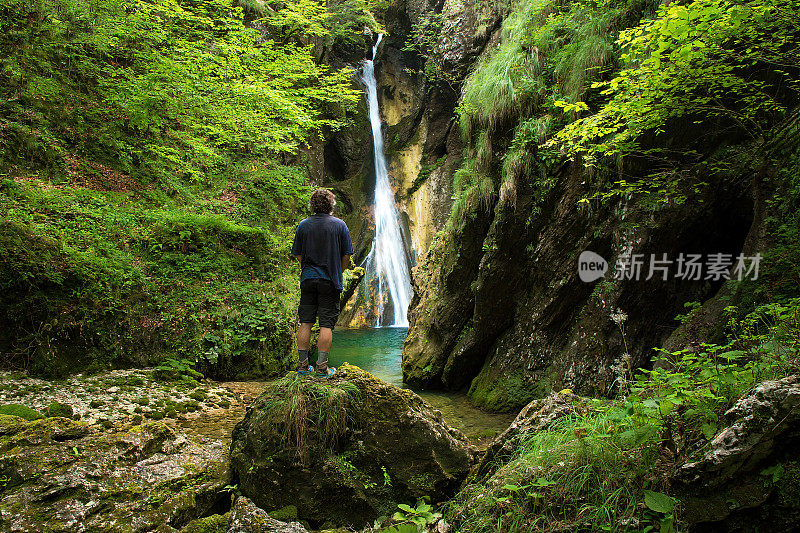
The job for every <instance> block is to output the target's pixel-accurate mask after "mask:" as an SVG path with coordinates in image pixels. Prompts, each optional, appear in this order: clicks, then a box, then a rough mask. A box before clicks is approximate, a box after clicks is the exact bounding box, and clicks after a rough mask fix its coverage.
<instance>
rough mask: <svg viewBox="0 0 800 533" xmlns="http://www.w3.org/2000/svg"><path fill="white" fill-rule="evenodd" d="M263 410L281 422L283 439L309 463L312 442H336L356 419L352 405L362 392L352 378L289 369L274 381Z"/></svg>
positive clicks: (271, 419) (330, 444) (274, 421)
mask: <svg viewBox="0 0 800 533" xmlns="http://www.w3.org/2000/svg"><path fill="white" fill-rule="evenodd" d="M265 394H266V395H267V396H268V398H269V399H268V400H267V409H265V410H264V412H265V413H266V416H267V417H268V422H269V423H270V424H273V425H275V426H282V428H283V439H284V442H285V443H286V444H287V445H288V446H289V447H291V448H292V449H293V450H294V451H295V452H296V453H297V456H298V457H299V458H300V460H301V461H302V462H303V463H308V460H309V457H310V453H311V448H312V443H316V445H318V446H320V447H325V448H330V447H333V446H335V445H336V444H337V443H338V442H339V439H340V438H341V437H342V436H343V435H344V434H345V433H346V432H347V429H348V425H349V424H351V423H352V422H353V420H354V417H353V415H352V408H353V407H354V405H355V404H356V403H357V402H358V400H359V399H360V395H361V392H360V391H359V390H358V388H357V387H356V386H355V385H354V384H352V383H350V382H346V381H345V382H329V381H318V380H311V379H304V378H303V377H302V376H300V375H299V374H297V373H296V372H290V373H289V374H287V375H286V376H284V377H283V378H281V379H279V380H277V381H275V382H274V383H272V384H271V385H270V386H269V387H268V388H267V390H266V391H265Z"/></svg>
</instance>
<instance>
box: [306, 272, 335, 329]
mask: <svg viewBox="0 0 800 533" xmlns="http://www.w3.org/2000/svg"><path fill="white" fill-rule="evenodd" d="M340 294H341V291H340V290H338V289H337V288H336V287H335V286H334V285H333V283H332V282H331V281H330V280H327V279H304V280H303V281H302V283H300V306H299V307H298V309H297V314H298V315H299V317H300V322H301V323H305V324H313V323H314V322H316V320H317V316H319V327H321V328H331V329H333V328H334V326H335V325H336V320H337V319H338V318H339V295H340Z"/></svg>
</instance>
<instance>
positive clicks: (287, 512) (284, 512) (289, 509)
mask: <svg viewBox="0 0 800 533" xmlns="http://www.w3.org/2000/svg"><path fill="white" fill-rule="evenodd" d="M269 515H270V516H271V517H272V518H274V519H275V520H280V521H281V522H293V521H295V520H297V507H295V506H294V505H287V506H286V507H283V508H281V509H278V510H277V511H270V512H269Z"/></svg>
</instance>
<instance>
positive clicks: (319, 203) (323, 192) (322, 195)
mask: <svg viewBox="0 0 800 533" xmlns="http://www.w3.org/2000/svg"><path fill="white" fill-rule="evenodd" d="M335 205H336V197H335V196H334V195H333V193H332V192H331V191H329V190H328V189H317V190H316V191H314V194H312V195H311V210H312V211H313V212H314V213H325V214H328V215H330V214H331V213H333V206H335Z"/></svg>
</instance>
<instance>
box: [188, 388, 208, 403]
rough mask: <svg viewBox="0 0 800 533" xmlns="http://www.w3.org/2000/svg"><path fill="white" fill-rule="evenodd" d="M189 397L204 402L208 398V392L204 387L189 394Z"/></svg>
mask: <svg viewBox="0 0 800 533" xmlns="http://www.w3.org/2000/svg"><path fill="white" fill-rule="evenodd" d="M189 398H192V399H194V400H197V401H198V402H202V401H203V400H205V399H206V398H208V394H206V391H204V390H203V389H197V390H196V391H193V392H191V393H190V394H189Z"/></svg>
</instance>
